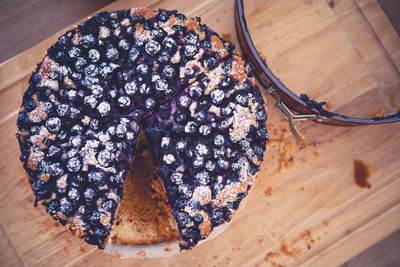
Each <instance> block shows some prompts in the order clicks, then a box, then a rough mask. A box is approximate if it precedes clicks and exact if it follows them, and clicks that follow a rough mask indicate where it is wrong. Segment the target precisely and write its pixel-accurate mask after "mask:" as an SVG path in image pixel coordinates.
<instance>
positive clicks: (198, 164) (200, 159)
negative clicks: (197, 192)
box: [192, 156, 204, 169]
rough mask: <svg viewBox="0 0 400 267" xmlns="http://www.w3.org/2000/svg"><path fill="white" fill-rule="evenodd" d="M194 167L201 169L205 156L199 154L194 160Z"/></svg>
mask: <svg viewBox="0 0 400 267" xmlns="http://www.w3.org/2000/svg"><path fill="white" fill-rule="evenodd" d="M192 165H193V168H195V169H199V168H202V167H203V166H204V158H203V157H199V156H197V157H196V158H194V160H193V162H192Z"/></svg>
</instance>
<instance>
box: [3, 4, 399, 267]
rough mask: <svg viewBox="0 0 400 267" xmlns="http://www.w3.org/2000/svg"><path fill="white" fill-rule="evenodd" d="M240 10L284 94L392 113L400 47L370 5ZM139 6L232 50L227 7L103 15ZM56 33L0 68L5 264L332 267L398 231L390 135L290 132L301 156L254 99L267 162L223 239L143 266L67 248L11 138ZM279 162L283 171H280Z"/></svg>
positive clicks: (379, 130)
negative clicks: (176, 14) (366, 175)
mask: <svg viewBox="0 0 400 267" xmlns="http://www.w3.org/2000/svg"><path fill="white" fill-rule="evenodd" d="M245 3H246V12H247V13H248V20H249V27H250V29H251V31H252V36H253V38H254V39H255V40H256V43H257V46H258V47H259V48H260V50H261V51H262V52H263V53H264V54H265V55H267V61H268V63H269V64H270V66H271V67H272V69H273V70H274V71H275V72H276V73H278V75H279V76H280V78H281V79H282V80H283V81H284V82H285V83H286V84H287V85H288V86H289V87H290V88H293V89H295V90H298V91H296V92H307V93H308V94H309V95H310V96H312V97H315V98H317V99H321V100H322V99H323V100H325V99H327V100H328V101H329V102H331V106H332V110H335V111H339V112H345V113H347V114H350V115H359V116H369V115H370V113H372V112H374V111H376V110H377V109H378V108H382V109H383V110H385V111H386V112H390V111H392V110H393V109H394V108H393V107H391V105H390V103H389V101H388V99H389V95H390V94H391V93H392V94H394V96H395V97H397V99H400V92H399V84H400V78H399V77H400V76H399V72H398V67H397V66H398V65H397V64H398V63H399V60H398V58H397V56H396V55H397V54H399V53H400V51H399V44H400V41H399V40H398V39H396V38H395V37H393V36H392V34H391V33H395V32H394V31H393V29H392V30H386V31H385V33H384V34H383V35H382V34H377V33H376V30H377V29H380V28H381V27H383V26H382V25H386V26H385V27H389V26H390V25H389V26H387V24H386V23H387V21H386V20H387V19H386V18H385V17H384V15H383V13H382V10H380V7H379V5H375V4H376V2H375V1H374V0H365V1H361V0H359V1H352V0H345V1H334V2H333V3H334V4H332V1H323V0H299V1H285V0H277V1H266V0H251V1H250V0H249V1H246V2H245ZM374 3H375V4H374ZM144 5H146V6H149V7H151V8H154V9H156V8H168V9H179V10H180V11H181V12H183V13H185V14H187V15H188V16H200V17H201V18H202V22H203V23H206V24H207V25H209V26H210V27H211V28H213V29H214V30H216V31H217V32H219V33H223V34H230V35H231V39H232V41H233V42H234V43H236V44H237V40H236V34H235V29H234V21H233V1H230V0H225V1H212V0H206V1H202V2H198V1H185V2H179V3H177V2H176V1H173V0H158V1H157V0H153V1H145V0H138V1H117V2H115V3H113V4H111V5H110V6H107V7H106V8H105V10H115V9H122V8H127V7H132V6H144ZM367 7H368V8H367ZM282 14H283V15H285V16H283V15H282ZM65 30H66V29H63V30H62V31H60V32H58V33H57V34H55V35H54V36H51V37H50V38H48V39H46V40H44V41H43V42H41V43H39V44H38V45H36V46H34V47H32V48H30V49H28V50H26V51H25V52H23V53H21V54H19V55H17V56H16V57H14V58H12V59H10V60H8V61H6V62H4V63H2V64H0V132H1V135H0V147H2V150H1V151H0V159H1V160H0V175H1V180H0V186H1V188H2V190H1V191H0V221H1V223H2V225H3V227H4V231H3V232H1V233H0V234H2V235H5V236H8V237H9V238H10V240H11V241H12V244H13V245H14V246H15V250H10V249H8V250H7V253H6V254H4V255H7V256H6V258H7V260H8V262H10V264H11V263H12V264H13V263H15V264H18V263H21V262H20V260H19V258H18V255H20V258H21V259H22V260H23V263H25V264H26V265H28V266H29V265H32V266H36V265H66V266H81V265H83V264H87V265H94V266H97V265H110V266H117V265H121V266H132V265H138V266H171V265H174V266H193V265H194V266H196V265H199V264H201V265H202V266H208V265H217V266H220V265H221V266H227V265H229V266H255V265H257V264H259V265H261V266H264V265H265V266H268V265H272V264H273V263H277V264H285V265H299V264H303V265H305V266H321V265H323V264H325V265H331V264H335V265H338V264H342V263H344V262H346V261H347V260H348V259H350V258H351V257H353V256H354V255H356V254H358V253H359V252H360V251H362V250H364V249H366V248H367V247H369V246H370V245H372V244H374V243H376V242H377V241H379V240H381V239H383V238H384V237H386V236H388V235H389V234H391V233H393V232H395V231H396V230H398V229H399V228H400V221H399V218H400V206H399V205H400V195H399V194H398V192H399V191H400V179H399V177H400V170H399V169H398V166H399V162H400V153H399V151H400V142H399V141H398V140H400V131H399V130H400V125H398V124H392V125H382V126H370V127H354V128H350V127H333V126H324V125H319V124H315V123H311V122H305V123H301V124H299V128H300V129H301V131H302V133H303V134H304V135H305V136H306V138H307V141H308V143H309V146H308V147H306V148H301V147H298V146H297V145H296V142H295V139H294V137H292V136H291V135H288V127H287V125H286V122H284V121H282V117H281V116H280V114H279V112H278V111H277V110H275V108H274V107H273V105H274V103H273V100H272V99H271V98H270V97H269V96H266V95H264V96H265V98H266V100H267V102H268V113H269V124H270V126H269V129H270V133H271V142H270V144H269V146H268V149H267V151H266V153H265V162H264V163H263V165H262V169H261V172H260V174H259V178H258V181H257V184H256V185H255V186H254V189H253V191H252V193H251V194H250V196H249V198H248V200H247V204H246V206H245V208H244V209H242V210H241V212H240V213H239V214H238V215H237V216H236V218H235V220H234V221H233V222H232V223H231V225H230V227H229V228H228V230H226V231H225V232H224V233H223V234H222V235H221V236H219V237H218V238H216V239H214V240H211V241H209V242H207V243H206V244H204V245H200V246H198V247H196V248H194V249H193V250H192V251H185V252H182V253H180V254H179V255H177V256H172V257H170V258H164V259H152V260H150V259H145V260H138V259H130V260H122V259H119V258H116V257H112V256H109V255H106V254H104V253H102V252H101V251H99V250H97V248H93V247H92V246H89V245H87V244H86V243H84V242H83V241H82V240H80V239H77V238H75V237H74V236H72V235H71V234H70V233H69V232H68V231H67V230H65V229H63V228H62V227H61V226H57V225H56V223H55V222H54V221H53V220H52V219H51V218H50V217H49V216H48V215H46V213H45V211H44V210H43V209H42V208H34V207H33V199H34V198H33V194H32V192H31V189H30V187H29V184H27V183H26V175H25V173H24V170H23V169H22V167H21V164H20V162H19V160H18V157H19V149H18V144H17V140H16V138H15V133H16V126H15V122H16V115H17V110H18V107H19V105H20V101H21V96H22V93H23V92H24V90H25V89H26V85H27V80H28V78H29V75H30V73H31V72H32V70H33V69H34V66H35V64H36V63H37V62H39V61H40V60H41V58H42V57H43V55H44V54H45V50H46V48H47V47H48V46H50V45H51V44H52V43H53V42H55V40H56V39H57V36H58V35H59V34H61V33H63V32H65ZM385 40H386V41H385ZM388 51H391V52H388ZM285 147H286V148H287V149H288V148H289V150H285ZM290 148H292V149H293V151H291V149H290ZM285 156H286V158H287V159H289V158H291V161H287V164H286V165H287V166H286V167H285V166H283V168H281V170H279V166H280V159H281V158H283V157H285ZM354 159H360V160H363V161H365V162H367V163H368V164H371V165H372V175H371V178H370V182H371V184H372V188H371V189H362V188H359V187H357V186H356V184H355V182H354V177H353V160H354ZM266 192H268V194H266ZM0 237H1V236H0ZM2 239H4V240H5V238H2ZM4 240H2V242H5V241H4ZM7 244H8V245H7ZM10 244H11V243H7V242H5V243H4V246H7V247H8V248H10V246H11V245H10ZM282 244H283V245H284V247H282ZM288 244H290V245H291V247H289V248H290V249H289V248H288ZM0 245H1V246H3V243H1V244H0ZM285 246H286V247H285ZM282 248H285V249H282ZM13 252H15V253H13ZM16 253H17V254H16ZM274 253H275V254H274ZM267 255H269V256H267ZM271 255H272V256H271ZM2 257H5V256H2ZM266 259H268V261H266Z"/></svg>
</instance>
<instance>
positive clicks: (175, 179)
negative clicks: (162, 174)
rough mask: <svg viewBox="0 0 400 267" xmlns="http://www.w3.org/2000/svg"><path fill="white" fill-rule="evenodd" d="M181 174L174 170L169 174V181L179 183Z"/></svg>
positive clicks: (181, 181)
mask: <svg viewBox="0 0 400 267" xmlns="http://www.w3.org/2000/svg"><path fill="white" fill-rule="evenodd" d="M182 178H183V174H182V173H180V172H175V173H173V174H172V175H171V176H170V179H171V182H172V183H174V184H176V185H180V184H182V183H183V180H182Z"/></svg>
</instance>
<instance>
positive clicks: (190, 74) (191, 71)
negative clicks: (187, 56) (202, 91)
mask: <svg viewBox="0 0 400 267" xmlns="http://www.w3.org/2000/svg"><path fill="white" fill-rule="evenodd" d="M195 74H196V72H195V71H194V69H193V68H186V69H185V77H186V78H188V79H191V78H194V76H195Z"/></svg>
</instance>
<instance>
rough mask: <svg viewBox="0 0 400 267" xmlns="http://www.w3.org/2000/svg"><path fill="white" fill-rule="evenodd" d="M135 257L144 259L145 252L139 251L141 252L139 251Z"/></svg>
mask: <svg viewBox="0 0 400 267" xmlns="http://www.w3.org/2000/svg"><path fill="white" fill-rule="evenodd" d="M136 255H138V256H142V257H146V251H144V250H141V251H139V252H138V253H136Z"/></svg>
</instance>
